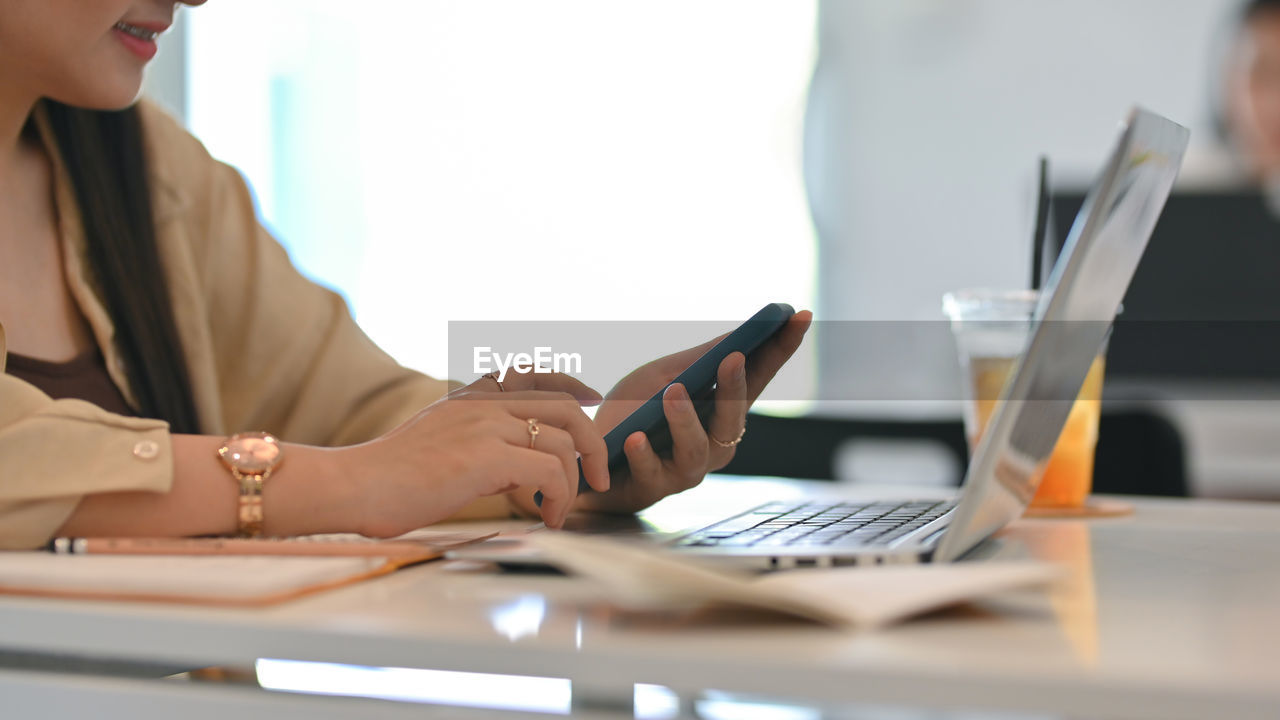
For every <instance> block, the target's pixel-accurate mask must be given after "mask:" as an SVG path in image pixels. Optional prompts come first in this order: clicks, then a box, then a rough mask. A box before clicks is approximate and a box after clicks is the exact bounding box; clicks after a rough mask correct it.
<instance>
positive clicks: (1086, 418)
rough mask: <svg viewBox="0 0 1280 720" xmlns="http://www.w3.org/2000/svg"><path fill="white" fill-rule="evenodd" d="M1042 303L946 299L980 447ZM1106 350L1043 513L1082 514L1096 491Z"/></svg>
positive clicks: (1062, 441)
mask: <svg viewBox="0 0 1280 720" xmlns="http://www.w3.org/2000/svg"><path fill="white" fill-rule="evenodd" d="M1038 299H1039V296H1038V294H1037V293H1036V292H1034V291H1031V290H1006V291H1001V290H963V291H959V292H955V293H947V294H946V295H945V296H943V299H942V306H943V311H944V312H945V313H946V314H947V316H948V317H949V318H950V319H951V329H952V331H953V333H954V336H955V339H956V347H957V349H958V350H959V353H960V365H961V370H962V377H963V391H964V396H965V403H964V427H965V435H966V436H967V437H968V440H969V450H970V452H972V451H973V449H974V448H975V447H977V444H978V441H979V440H980V439H981V438H982V432H983V430H984V429H985V428H986V425H987V422H988V421H989V420H990V419H991V416H992V414H993V413H994V412H995V408H996V403H997V402H998V401H999V399H1000V394H1001V392H1002V391H1003V390H1004V385H1005V382H1006V381H1008V379H1009V375H1010V374H1011V373H1012V372H1013V368H1014V365H1015V364H1016V362H1017V360H1018V357H1019V356H1020V355H1021V354H1022V353H1023V351H1024V350H1025V349H1026V345H1027V341H1028V339H1029V337H1030V331H1031V317H1032V314H1033V313H1034V312H1035V307H1036V302H1037V301H1038ZM1105 355H1106V347H1105V345H1104V346H1103V350H1102V351H1101V352H1099V353H1098V356H1097V357H1096V358H1094V360H1093V365H1092V366H1091V367H1090V368H1089V374H1088V376H1087V377H1086V378H1085V381H1084V384H1083V385H1082V386H1081V388H1080V394H1079V395H1078V396H1077V397H1076V400H1075V403H1074V404H1073V405H1072V407H1071V413H1070V415H1069V416H1068V417H1067V422H1066V425H1065V426H1064V427H1063V429H1062V433H1061V435H1059V436H1058V443H1057V445H1055V446H1054V449H1053V453H1052V454H1051V455H1050V456H1049V460H1048V462H1046V463H1045V465H1044V467H1042V468H1040V470H1039V473H1040V484H1039V487H1038V488H1037V490H1036V494H1035V496H1034V497H1033V498H1032V500H1031V505H1032V507H1036V508H1078V507H1081V506H1082V505H1083V504H1084V502H1085V499H1086V498H1087V497H1088V495H1089V491H1090V489H1091V488H1092V486H1093V458H1094V449H1095V448H1096V446H1097V444H1098V419H1099V416H1100V415H1101V406H1102V377H1103V372H1104V369H1105V367H1106V359H1105Z"/></svg>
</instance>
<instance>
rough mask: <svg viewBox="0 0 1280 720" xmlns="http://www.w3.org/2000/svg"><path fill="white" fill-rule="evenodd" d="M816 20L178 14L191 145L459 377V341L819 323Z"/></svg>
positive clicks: (364, 311) (316, 264) (348, 288)
mask: <svg viewBox="0 0 1280 720" xmlns="http://www.w3.org/2000/svg"><path fill="white" fill-rule="evenodd" d="M816 12H817V10H816V1H815V0H805V1H804V2H800V1H798V0H788V1H787V2H777V1H776V0H695V1H690V0H657V1H647V2H638V1H635V2H608V3H602V2H597V1H594V0H544V1H541V2H536V3H531V2H524V1H521V0H485V1H483V2H466V3H461V2H443V1H435V0H431V1H427V0H417V1H410V0H403V1H400V2H381V3H375V4H372V5H369V6H367V7H366V6H361V7H360V8H359V9H357V7H356V6H355V5H353V4H352V3H350V2H337V1H336V0H274V1H273V2H271V3H249V2H238V3H237V2H220V3H210V4H209V5H208V6H205V7H200V8H198V9H194V10H191V11H189V12H188V15H187V17H186V20H187V23H188V26H189V33H190V34H189V44H188V47H189V93H188V96H189V98H190V100H189V108H188V117H189V123H190V125H191V128H192V130H193V131H194V132H195V133H196V134H197V135H198V136H199V137H200V138H201V139H203V140H204V141H205V143H206V144H207V145H208V147H209V148H210V150H211V151H212V152H213V154H214V155H215V156H218V157H220V158H222V159H224V160H226V161H228V162H230V163H232V164H234V165H236V166H237V167H239V168H240V169H241V170H242V171H243V172H244V174H245V175H246V177H247V178H248V179H249V181H250V182H251V184H252V185H253V187H254V189H255V192H256V194H257V197H258V199H259V203H260V205H261V209H262V212H263V215H264V217H265V219H266V221H267V223H268V225H269V226H270V227H272V228H273V229H274V230H275V231H276V234H277V236H278V237H279V238H280V239H281V241H282V242H284V243H285V245H286V246H287V247H288V248H289V249H290V252H291V253H292V254H293V257H294V259H295V261H296V262H297V263H298V264H299V265H300V266H301V267H302V268H303V269H304V271H306V272H307V273H309V274H310V275H312V276H313V277H315V278H317V279H319V280H320V281H322V282H324V283H326V284H328V285H330V286H333V287H335V288H337V289H339V290H340V291H341V292H343V293H344V294H345V295H346V297H347V298H348V300H349V301H350V303H351V305H352V308H353V311H354V312H355V314H356V316H357V319H358V320H359V321H360V323H361V325H362V326H364V328H365V329H366V330H367V331H368V332H369V333H370V335H371V336H373V338H374V340H375V341H377V342H378V343H379V344H380V345H382V346H383V347H384V348H386V349H387V350H388V351H390V352H391V353H392V354H393V355H395V356H396V357H397V358H398V359H399V360H400V361H401V362H403V363H405V364H406V365H409V366H411V367H416V368H418V369H421V370H424V371H426V372H429V373H431V374H434V375H445V374H446V357H447V356H446V348H445V343H446V337H447V331H446V322H447V321H449V320H481V319H503V320H522V319H544V320H545V319H565V320H570V319H582V320H587V319H590V320H612V319H619V320H628V319H645V320H668V319H697V320H717V321H720V320H734V319H738V318H745V317H747V315H749V314H750V313H751V312H753V311H755V310H756V309H758V308H759V307H760V306H761V305H763V304H764V303H766V302H770V301H785V302H790V303H792V304H793V305H796V306H797V307H811V306H812V299H813V297H814V287H813V285H814V278H815V269H814V263H815V239H814V232H813V229H812V225H811V223H810V219H809V213H808V208H807V205H806V201H805V195H804V189H803V184H802V179H801V176H802V175H801V159H800V158H801V144H802V140H801V135H802V129H801V128H802V118H803V114H804V103H805V98H806V91H807V88H808V83H809V79H810V75H811V73H812V67H813V62H814V57H815V44H816V30H815V24H816ZM667 349H674V348H655V349H653V351H652V352H645V351H644V349H640V348H638V349H637V352H638V353H640V354H641V356H640V357H637V358H636V360H637V362H639V361H642V360H646V359H649V357H650V356H652V355H654V354H656V353H657V352H660V351H664V350H667Z"/></svg>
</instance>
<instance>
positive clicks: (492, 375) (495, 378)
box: [480, 372, 507, 392]
mask: <svg viewBox="0 0 1280 720" xmlns="http://www.w3.org/2000/svg"><path fill="white" fill-rule="evenodd" d="M480 377H482V378H489V379H490V380H492V381H494V382H496V383H498V392H506V391H507V389H506V388H505V387H503V386H502V381H501V380H499V379H498V373H496V372H489V373H485V374H483V375H481V376H480Z"/></svg>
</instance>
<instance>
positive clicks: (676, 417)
mask: <svg viewBox="0 0 1280 720" xmlns="http://www.w3.org/2000/svg"><path fill="white" fill-rule="evenodd" d="M662 410H663V413H664V414H665V415H666V416H667V425H668V426H669V427H670V428H671V460H672V462H673V463H674V464H675V467H676V471H677V473H678V474H680V475H681V476H683V477H686V478H693V477H701V476H702V474H703V473H704V472H706V468H707V431H706V430H703V429H702V421H701V420H699V419H698V412H697V410H695V409H694V407H693V401H692V400H690V399H689V391H688V390H686V389H685V387H684V386H683V385H681V384H680V383H674V384H672V385H671V386H670V387H668V388H667V391H666V392H665V393H663V394H662Z"/></svg>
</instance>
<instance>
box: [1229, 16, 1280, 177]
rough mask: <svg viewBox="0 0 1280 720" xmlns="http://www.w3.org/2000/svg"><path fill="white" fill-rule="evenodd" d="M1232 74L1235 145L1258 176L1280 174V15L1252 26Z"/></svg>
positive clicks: (1258, 20) (1247, 28)
mask: <svg viewBox="0 0 1280 720" xmlns="http://www.w3.org/2000/svg"><path fill="white" fill-rule="evenodd" d="M1228 72H1229V74H1228V78H1227V103H1226V119H1227V129H1228V131H1229V134H1230V135H1231V141H1232V143H1233V144H1234V145H1235V146H1236V148H1237V150H1239V151H1240V152H1241V154H1243V155H1244V159H1245V161H1246V162H1248V163H1249V165H1250V166H1251V168H1252V169H1253V171H1254V172H1255V174H1257V175H1258V176H1260V177H1264V178H1266V177H1273V176H1275V175H1277V174H1280V12H1277V11H1263V12H1261V13H1258V14H1257V15H1255V16H1254V17H1253V18H1252V19H1250V20H1249V23H1248V24H1247V25H1246V26H1245V28H1244V30H1243V31H1242V33H1241V36H1240V43H1239V46H1238V47H1237V49H1236V53H1235V55H1234V57H1233V58H1232V64H1231V66H1230V70H1229V71H1228Z"/></svg>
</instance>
